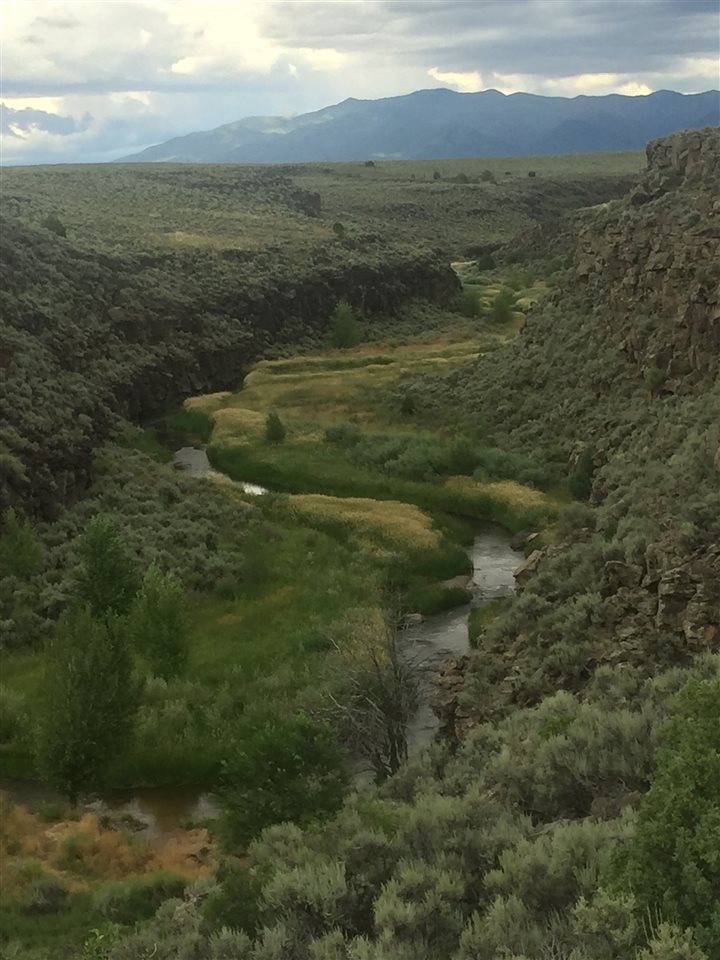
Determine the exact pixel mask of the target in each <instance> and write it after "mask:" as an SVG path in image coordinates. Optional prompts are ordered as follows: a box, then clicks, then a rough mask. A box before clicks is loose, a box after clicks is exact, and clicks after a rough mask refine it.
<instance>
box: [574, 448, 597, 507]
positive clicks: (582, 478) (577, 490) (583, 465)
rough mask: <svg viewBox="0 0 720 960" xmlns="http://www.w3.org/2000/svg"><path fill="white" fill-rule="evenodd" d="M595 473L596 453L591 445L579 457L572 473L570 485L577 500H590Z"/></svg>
mask: <svg viewBox="0 0 720 960" xmlns="http://www.w3.org/2000/svg"><path fill="white" fill-rule="evenodd" d="M594 473H595V454H594V452H593V450H592V448H591V447H585V449H584V450H583V451H582V453H581V454H580V456H579V457H578V459H577V463H576V464H575V467H574V469H573V471H572V473H571V474H570V478H569V480H568V487H569V488H570V493H571V494H572V495H573V496H574V497H575V498H576V499H577V500H588V499H589V498H590V494H591V493H592V484H593V474H594Z"/></svg>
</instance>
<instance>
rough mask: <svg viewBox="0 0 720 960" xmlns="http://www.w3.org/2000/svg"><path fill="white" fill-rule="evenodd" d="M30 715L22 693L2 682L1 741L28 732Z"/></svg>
mask: <svg viewBox="0 0 720 960" xmlns="http://www.w3.org/2000/svg"><path fill="white" fill-rule="evenodd" d="M27 726H28V716H27V713H26V710H25V701H24V698H23V696H22V694H20V693H18V692H17V691H15V690H11V689H9V688H8V687H6V686H5V685H4V684H2V683H0V743H9V742H10V741H11V740H15V739H17V738H19V737H20V736H21V735H22V734H23V733H25V732H26V729H27Z"/></svg>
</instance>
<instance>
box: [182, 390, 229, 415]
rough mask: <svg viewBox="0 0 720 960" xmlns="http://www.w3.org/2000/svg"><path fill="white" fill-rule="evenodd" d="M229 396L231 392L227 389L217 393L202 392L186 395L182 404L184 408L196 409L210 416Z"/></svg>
mask: <svg viewBox="0 0 720 960" xmlns="http://www.w3.org/2000/svg"><path fill="white" fill-rule="evenodd" d="M231 396H232V393H230V391H229V390H221V391H220V392H219V393H202V394H200V396H197V397H188V399H187V400H186V401H185V403H183V406H184V407H185V409H186V410H196V411H197V412H198V413H204V414H206V415H207V416H210V415H211V414H213V413H215V411H216V410H218V409H219V408H220V407H222V406H223V405H224V404H225V402H226V401H227V400H228V398H229V397H231Z"/></svg>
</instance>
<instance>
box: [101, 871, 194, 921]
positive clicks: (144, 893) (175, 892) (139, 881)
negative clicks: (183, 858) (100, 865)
mask: <svg viewBox="0 0 720 960" xmlns="http://www.w3.org/2000/svg"><path fill="white" fill-rule="evenodd" d="M186 885H187V880H185V878H184V877H181V876H178V875H176V874H172V873H167V872H166V871H162V870H160V871H156V872H154V873H151V874H148V875H146V876H142V877H133V878H131V879H128V880H120V881H117V882H116V883H110V884H106V885H105V886H103V887H101V888H100V889H99V890H98V891H97V892H96V893H94V894H93V906H94V908H95V909H96V910H97V911H98V913H99V914H100V915H101V916H103V917H104V918H105V919H106V920H111V921H113V922H114V923H121V924H131V923H137V921H138V920H147V919H148V918H149V917H151V916H152V915H153V914H154V913H155V911H156V910H157V909H158V907H159V906H160V905H161V904H162V903H163V901H165V900H169V899H170V898H171V897H179V896H181V894H182V892H183V890H184V889H185V886H186Z"/></svg>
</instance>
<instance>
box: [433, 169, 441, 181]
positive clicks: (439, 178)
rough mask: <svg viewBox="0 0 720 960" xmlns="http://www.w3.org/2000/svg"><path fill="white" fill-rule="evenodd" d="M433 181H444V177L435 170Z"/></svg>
mask: <svg viewBox="0 0 720 960" xmlns="http://www.w3.org/2000/svg"><path fill="white" fill-rule="evenodd" d="M433 180H442V175H441V173H440V171H439V170H433Z"/></svg>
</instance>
